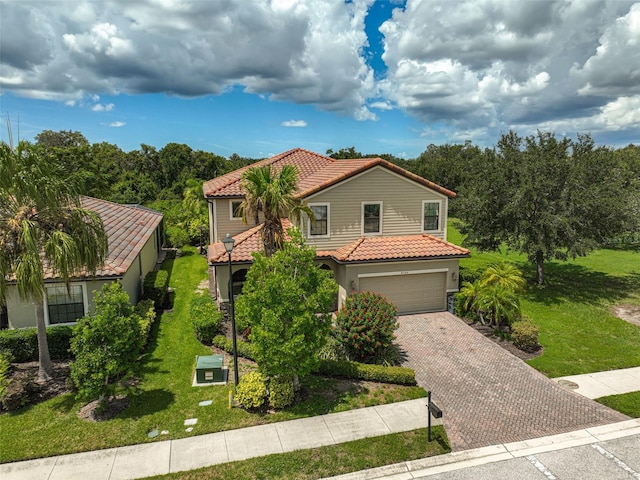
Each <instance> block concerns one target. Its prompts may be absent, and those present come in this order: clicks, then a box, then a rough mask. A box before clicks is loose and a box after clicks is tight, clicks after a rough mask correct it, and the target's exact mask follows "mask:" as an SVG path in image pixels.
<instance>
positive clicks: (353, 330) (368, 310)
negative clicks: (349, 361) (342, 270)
mask: <svg viewBox="0 0 640 480" xmlns="http://www.w3.org/2000/svg"><path fill="white" fill-rule="evenodd" d="M396 313H397V309H396V307H395V305H394V304H392V303H390V302H389V301H388V300H387V299H386V298H384V297H383V296H382V295H380V294H378V293H373V292H361V293H356V294H353V295H350V296H349V297H347V299H346V301H345V304H344V306H343V307H342V308H341V309H340V311H339V312H338V315H337V317H336V328H335V334H336V338H338V339H339V340H340V342H342V344H343V345H344V347H345V348H346V349H347V351H348V352H349V353H350V354H351V355H353V356H354V357H356V358H359V359H367V358H371V357H377V356H380V355H381V354H382V353H384V351H385V350H386V349H387V348H389V347H390V346H391V344H392V342H393V339H394V338H395V335H394V334H393V332H394V331H395V330H396V329H397V328H398V321H397V319H396Z"/></svg>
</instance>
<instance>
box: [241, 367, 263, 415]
mask: <svg viewBox="0 0 640 480" xmlns="http://www.w3.org/2000/svg"><path fill="white" fill-rule="evenodd" d="M266 397H267V385H266V384H265V381H264V378H263V377H262V375H261V374H260V372H250V373H247V374H246V375H243V376H242V378H241V379H240V383H239V384H238V387H237V388H236V394H235V399H236V400H237V401H238V403H239V404H240V405H242V406H243V407H244V408H246V409H256V408H260V407H262V406H263V405H264V403H265V400H266Z"/></svg>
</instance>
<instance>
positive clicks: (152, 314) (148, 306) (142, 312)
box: [133, 298, 156, 348]
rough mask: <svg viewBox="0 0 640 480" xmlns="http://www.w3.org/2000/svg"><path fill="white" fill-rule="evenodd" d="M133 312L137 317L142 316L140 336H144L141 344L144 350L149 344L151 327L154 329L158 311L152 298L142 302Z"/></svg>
mask: <svg viewBox="0 0 640 480" xmlns="http://www.w3.org/2000/svg"><path fill="white" fill-rule="evenodd" d="M133 311H134V312H135V313H136V315H139V316H140V335H141V336H142V341H141V342H140V344H141V345H142V348H144V347H145V346H146V345H147V343H148V342H149V335H150V334H151V327H153V324H154V323H155V321H156V309H155V306H154V303H153V300H151V299H150V298H147V299H145V300H140V302H138V305H136V306H135V307H134V310H133Z"/></svg>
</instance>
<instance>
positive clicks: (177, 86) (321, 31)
mask: <svg viewBox="0 0 640 480" xmlns="http://www.w3.org/2000/svg"><path fill="white" fill-rule="evenodd" d="M371 2H372V0H355V1H353V2H335V1H334V0H318V1H314V2H306V1H302V0H287V1H284V0H281V1H277V2H272V1H269V0H255V1H250V2H183V1H174V0H162V1H155V0H140V1H136V2H125V3H122V2H101V3H100V4H99V8H96V4H95V2H92V1H89V0H81V1H78V2H76V3H74V8H73V9H69V5H68V4H67V3H64V2H39V3H37V4H34V5H33V6H31V7H28V6H23V4H21V3H19V2H7V3H3V4H2V11H3V15H2V20H0V21H1V22H2V24H1V25H0V27H2V31H3V35H2V39H1V41H2V51H3V58H2V71H3V76H4V77H6V78H13V79H15V80H16V81H14V82H12V83H11V82H3V81H0V87H2V88H7V89H11V90H12V91H14V92H15V93H17V94H18V95H23V96H33V92H43V93H40V98H42V97H43V96H45V94H44V92H46V93H47V94H48V96H49V97H50V98H58V97H61V98H65V97H69V98H75V97H76V96H77V93H78V92H83V94H85V95H91V94H104V93H109V94H117V93H121V92H122V93H129V94H136V93H167V94H173V95H179V96H185V97H192V96H202V95H209V94H222V93H224V92H225V91H226V90H227V89H228V88H230V87H233V86H236V85H240V86H241V87H243V88H244V89H245V90H246V91H247V92H251V93H256V94H259V95H265V96H267V97H268V98H269V99H271V100H278V101H291V102H295V103H302V104H315V105H316V106H317V107H318V108H320V109H323V110H329V111H336V112H341V113H346V114H349V115H353V116H357V117H358V118H371V117H372V115H371V114H366V112H364V113H363V107H364V106H365V104H366V100H367V98H368V97H369V96H370V94H371V92H372V90H373V89H374V88H375V82H374V79H373V72H372V71H371V69H370V67H368V66H367V64H366V62H365V59H364V57H363V56H362V55H361V53H362V49H363V48H364V46H365V45H366V42H367V36H366V34H365V32H364V18H365V16H366V14H367V10H368V7H369V5H370V4H371ZM17 25H20V27H18V26H17Z"/></svg>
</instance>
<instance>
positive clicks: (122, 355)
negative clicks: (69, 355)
mask: <svg viewBox="0 0 640 480" xmlns="http://www.w3.org/2000/svg"><path fill="white" fill-rule="evenodd" d="M141 322H142V318H141V317H140V316H139V315H137V314H136V313H135V312H134V307H133V306H132V305H131V304H130V303H129V295H127V293H126V292H124V291H123V290H122V286H121V285H120V283H118V282H113V283H110V284H106V285H104V286H103V287H102V291H101V292H100V294H99V295H98V296H97V298H96V309H95V313H94V314H93V315H90V316H86V317H84V318H82V319H81V320H80V321H79V322H78V325H77V327H76V329H75V331H74V335H73V338H72V339H71V351H72V352H73V354H74V356H75V360H74V361H73V362H72V363H71V379H72V380H73V383H74V385H75V386H76V388H77V389H78V398H79V399H82V400H93V399H98V400H100V403H102V404H103V403H104V402H105V400H108V398H109V397H110V396H111V395H113V393H114V392H115V390H116V388H117V382H118V381H119V380H120V379H122V378H123V377H124V376H125V375H126V374H128V373H130V372H131V370H132V369H133V367H134V365H135V364H136V361H137V358H138V355H139V353H140V349H141V348H142V346H143V344H144V341H145V340H146V339H145V338H144V337H143V335H142V333H141Z"/></svg>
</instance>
